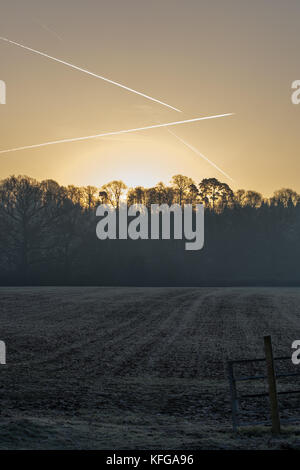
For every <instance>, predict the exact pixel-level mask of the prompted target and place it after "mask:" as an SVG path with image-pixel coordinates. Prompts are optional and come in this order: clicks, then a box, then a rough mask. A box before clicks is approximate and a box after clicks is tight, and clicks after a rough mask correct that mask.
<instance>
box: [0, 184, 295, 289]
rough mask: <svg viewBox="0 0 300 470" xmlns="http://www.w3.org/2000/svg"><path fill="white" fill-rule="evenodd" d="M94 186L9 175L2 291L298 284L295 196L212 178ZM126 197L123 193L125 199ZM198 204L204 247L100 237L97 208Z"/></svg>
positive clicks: (1, 235) (0, 216)
mask: <svg viewBox="0 0 300 470" xmlns="http://www.w3.org/2000/svg"><path fill="white" fill-rule="evenodd" d="M126 190H127V187H126V185H125V184H124V183H123V182H122V181H112V182H110V183H108V184H106V185H104V186H102V187H101V188H97V187H94V186H87V187H75V186H67V187H64V186H61V185H59V184H58V183H57V182H55V181H53V180H45V181H42V182H38V181H36V180H35V179H33V178H30V177H27V176H17V177H16V176H11V177H9V178H6V179H4V180H2V181H1V182H0V268H1V269H0V284H1V285H140V286H152V285H153V286H154V285H157V286H179V285H180V286H198V285H199V286H201V285H203V286H205V285H299V284H300V270H299V254H300V243H299V233H300V195H299V194H297V193H296V192H295V191H293V190H291V189H286V188H284V189H280V190H278V191H275V192H274V195H273V196H272V197H271V198H268V199H266V198H264V197H263V196H262V195H261V194H260V193H258V192H256V191H245V190H237V191H232V189H231V188H230V187H229V186H228V185H227V184H226V183H222V182H220V181H218V180H217V179H216V178H206V179H203V180H202V181H201V182H200V183H199V184H196V183H195V182H194V181H193V180H192V179H191V178H188V177H186V176H183V175H175V176H174V177H173V178H172V180H171V182H170V185H168V186H166V185H164V184H163V183H158V184H157V185H156V186H155V187H153V188H143V187H141V186H138V187H135V188H131V189H129V190H128V191H127V194H126ZM125 194H126V195H125ZM125 197H126V198H127V203H128V205H131V204H134V203H141V204H144V205H146V206H147V207H149V206H150V205H151V204H163V203H166V204H169V205H171V204H174V203H178V204H181V205H182V204H185V203H189V204H196V203H203V204H204V205H205V243H204V248H203V249H202V250H201V251H185V249H184V245H185V240H136V241H133V240H118V241H116V240H104V241H100V240H99V239H98V238H97V237H96V225H97V222H98V221H99V219H98V218H97V217H96V207H97V206H98V205H99V204H103V203H110V204H113V205H114V207H115V208H116V209H118V207H119V204H120V201H121V200H123V199H124V198H125Z"/></svg>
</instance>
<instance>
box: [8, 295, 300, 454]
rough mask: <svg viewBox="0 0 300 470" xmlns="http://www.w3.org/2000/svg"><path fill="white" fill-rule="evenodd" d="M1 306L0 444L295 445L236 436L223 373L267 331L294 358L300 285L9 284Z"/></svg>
mask: <svg viewBox="0 0 300 470" xmlns="http://www.w3.org/2000/svg"><path fill="white" fill-rule="evenodd" d="M0 312H1V324H0V325H1V326H0V340H3V341H5V343H6V346H7V365H1V366H0V377H1V378H0V448H1V449H53V448H56V449H74V448H76V449H147V448H148V449H151V448H152V449H237V448H247V449H249V448H253V449H258V448H289V447H292V448H295V447H296V448H300V428H299V427H298V428H296V427H295V428H286V429H285V432H284V434H283V435H282V436H281V437H280V438H272V437H270V434H269V432H268V430H267V429H264V428H250V429H245V430H243V431H241V432H240V433H239V434H238V435H237V436H236V435H234V434H233V433H232V429H231V411H230V403H229V390H228V382H227V373H226V361H227V360H228V359H240V358H242V359H243V358H252V357H261V356H263V336H264V334H271V335H272V339H273V345H274V349H275V354H276V355H289V354H291V344H292V342H293V341H294V340H295V339H300V289H298V288H281V289H280V288H99V287H82V288H80V287H45V288H25V287H24V288H4V287H3V288H0ZM298 367H300V366H298ZM264 410H266V413H267V412H268V408H267V404H265V405H263V404H262V405H261V408H258V411H257V413H258V416H260V415H263V414H264ZM252 412H253V410H252Z"/></svg>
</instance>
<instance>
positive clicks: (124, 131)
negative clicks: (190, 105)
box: [0, 113, 233, 154]
mask: <svg viewBox="0 0 300 470" xmlns="http://www.w3.org/2000/svg"><path fill="white" fill-rule="evenodd" d="M232 115H233V113H227V114H217V115H215V116H205V117H200V118H194V119H186V120H185V121H176V122H167V123H164V124H155V125H152V126H146V127H138V128H135V129H126V130H122V131H113V132H105V133H103V134H96V135H89V136H86V137H75V138H72V139H63V140H54V141H52V142H44V143H42V144H34V145H26V146H24V147H17V148H13V149H8V150H1V151H0V154H2V153H9V152H17V151H19V150H28V149H34V148H39V147H46V146H48V145H56V144H64V143H68V142H79V141H82V140H90V139H97V138H98V137H105V136H108V135H119V134H128V133H130V132H137V131H145V130H148V129H156V128H158V127H169V126H176V125H178V124H186V123H188V122H196V121H204V120H207V119H217V118H221V117H226V116H232Z"/></svg>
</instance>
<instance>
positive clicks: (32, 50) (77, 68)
mask: <svg viewBox="0 0 300 470" xmlns="http://www.w3.org/2000/svg"><path fill="white" fill-rule="evenodd" d="M0 40H1V41H5V42H8V43H9V44H13V45H15V46H18V47H21V48H22V49H26V50H27V51H30V52H33V53H35V54H39V55H41V56H43V57H46V58H47V59H50V60H54V61H55V62H58V63H60V64H63V65H66V66H67V67H71V68H72V69H75V70H78V71H79V72H83V73H86V74H87V75H91V76H92V77H95V78H100V79H101V80H104V81H105V82H108V83H111V84H112V85H116V86H118V87H120V88H124V90H127V91H130V92H131V93H135V94H136V95H140V96H143V98H146V99H147V100H151V101H155V102H156V103H159V104H161V105H163V106H166V107H167V108H170V109H173V110H174V111H177V112H178V113H181V111H180V109H177V108H174V107H173V106H171V105H169V104H167V103H164V102H163V101H160V100H157V99H156V98H153V97H152V96H148V95H145V94H144V93H141V92H139V91H137V90H133V89H132V88H129V87H127V86H125V85H122V84H121V83H118V82H115V81H113V80H110V79H109V78H106V77H103V76H102V75H97V74H96V73H93V72H90V71H89V70H86V69H83V68H81V67H77V65H73V64H70V63H69V62H65V61H64V60H61V59H57V58H56V57H52V56H51V55H48V54H45V53H44V52H41V51H37V50H36V49H32V48H31V47H28V46H24V45H23V44H19V43H18V42H14V41H11V40H10V39H7V38H3V37H0Z"/></svg>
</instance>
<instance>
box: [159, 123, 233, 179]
mask: <svg viewBox="0 0 300 470" xmlns="http://www.w3.org/2000/svg"><path fill="white" fill-rule="evenodd" d="M166 130H167V132H169V133H170V134H172V135H173V136H174V137H175V138H176V139H178V140H179V141H180V142H181V143H182V144H184V145H185V146H186V147H188V148H189V149H191V150H192V151H193V152H195V153H196V154H197V155H199V157H201V158H203V159H204V160H206V161H207V162H208V163H209V164H210V165H212V166H213V167H215V168H216V169H217V170H218V171H219V172H220V173H222V175H224V176H226V178H228V179H230V180H231V181H232V182H233V183H235V181H234V179H232V178H231V176H229V175H228V174H227V173H225V171H223V170H222V169H221V168H219V167H218V166H217V165H216V164H215V163H214V162H212V161H211V160H210V159H209V158H207V157H206V156H205V155H203V153H201V152H200V151H199V150H198V149H196V147H194V146H193V145H191V144H189V143H188V142H187V141H186V140H183V139H182V138H181V137H179V136H178V135H177V134H175V132H173V131H171V130H170V129H166Z"/></svg>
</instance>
